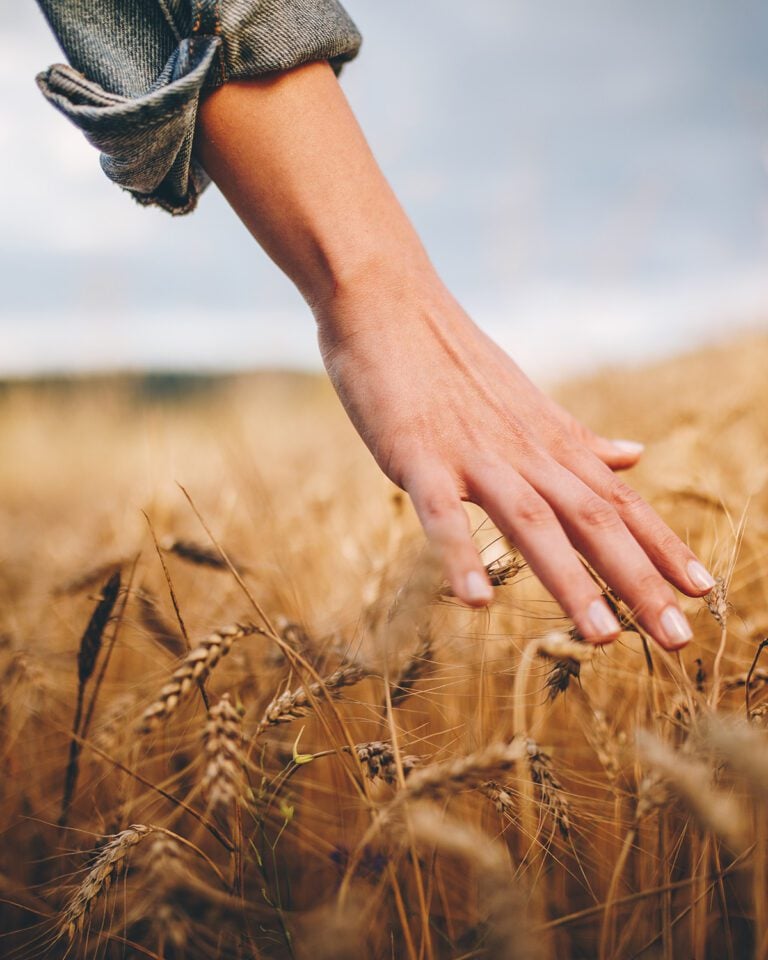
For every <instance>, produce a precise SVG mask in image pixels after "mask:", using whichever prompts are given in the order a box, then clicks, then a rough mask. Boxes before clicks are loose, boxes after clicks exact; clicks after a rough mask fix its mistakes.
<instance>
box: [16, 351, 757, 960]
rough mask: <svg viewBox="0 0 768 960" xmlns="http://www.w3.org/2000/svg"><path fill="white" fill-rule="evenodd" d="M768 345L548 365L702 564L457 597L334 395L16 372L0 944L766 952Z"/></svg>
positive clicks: (90, 949)
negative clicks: (616, 442) (616, 622)
mask: <svg viewBox="0 0 768 960" xmlns="http://www.w3.org/2000/svg"><path fill="white" fill-rule="evenodd" d="M766 369H768V338H765V337H753V338H751V339H747V340H742V341H739V342H736V343H732V344H729V345H725V346H717V347H711V348H707V349H703V350H701V351H700V352H698V353H695V354H691V355H689V356H685V357H682V358H675V359H674V360H667V361H664V362H662V363H657V364H655V365H650V366H647V367H644V368H638V369H621V370H614V371H610V372H606V373H604V374H601V375H599V376H595V377H591V378H589V379H585V380H582V381H579V382H573V383H570V384H567V385H565V386H563V387H562V388H560V390H559V396H560V399H562V400H563V401H564V402H565V403H566V405H567V406H568V407H569V409H571V410H572V411H573V412H574V413H576V414H577V415H579V416H580V417H582V418H583V419H584V420H585V421H586V422H587V423H589V425H590V426H592V427H593V428H595V429H597V430H599V431H601V432H603V433H605V434H606V435H608V436H628V437H632V438H633V439H638V440H642V441H643V442H645V443H646V445H647V449H646V453H645V455H644V457H643V460H642V462H641V465H640V466H638V467H637V468H636V469H635V470H634V471H633V472H632V473H631V474H630V475H629V478H630V480H631V482H632V483H633V484H634V485H635V486H636V487H637V488H638V489H640V491H641V492H642V493H643V494H644V495H645V496H646V497H647V498H649V499H650V501H651V502H652V503H653V504H654V506H655V507H656V509H657V510H658V511H659V512H660V513H661V515H662V516H663V517H664V518H665V519H666V520H667V521H668V522H669V523H670V524H671V526H672V527H673V528H674V529H675V530H676V531H677V532H678V533H679V534H680V535H681V536H682V537H683V538H684V539H686V540H687V541H688V542H689V543H690V545H691V546H692V548H693V549H694V550H695V551H696V553H697V554H698V555H699V556H700V557H701V558H702V560H703V561H704V562H705V563H706V564H708V565H709V566H710V569H712V570H713V572H714V573H715V574H716V575H717V576H718V578H719V582H718V587H717V589H716V590H715V591H714V592H713V594H711V595H710V596H709V597H708V598H707V599H706V600H705V601H701V600H698V601H693V600H688V599H684V601H683V604H684V608H685V610H686V612H687V613H688V614H689V616H690V619H691V622H692V624H693V627H694V631H695V641H694V642H693V643H692V644H691V645H690V646H689V647H688V648H686V650H685V651H683V653H682V654H678V655H670V654H666V653H664V652H663V651H661V650H660V649H659V648H658V647H657V646H656V645H655V644H653V643H652V642H650V641H649V640H648V638H647V637H645V636H644V635H643V633H642V631H640V630H639V629H638V628H637V626H636V625H635V623H634V621H633V616H632V611H631V610H629V609H627V608H626V606H625V605H624V604H623V603H622V602H621V599H620V598H612V602H614V603H615V605H616V607H617V609H618V610H619V612H620V614H621V617H622V622H623V624H624V626H625V628H626V629H625V631H624V632H623V633H622V635H621V638H620V640H619V641H617V642H616V643H614V644H612V645H610V646H608V647H605V648H597V649H596V648H592V647H588V646H587V645H585V644H584V643H583V642H582V641H581V640H580V638H579V637H578V636H577V635H576V634H575V633H574V632H573V630H572V629H571V626H572V625H571V624H570V623H569V622H568V621H567V620H565V619H564V618H563V615H562V613H561V611H560V610H559V608H558V606H557V605H556V604H555V603H554V601H553V600H552V599H551V597H549V596H548V595H547V594H546V593H545V592H544V590H543V589H542V587H541V586H540V585H539V584H538V583H537V581H536V579H535V578H534V577H533V576H532V575H531V574H530V572H529V571H528V569H527V567H526V565H525V562H524V560H523V558H522V557H520V556H519V554H518V553H517V552H516V551H515V549H514V546H513V545H509V544H506V543H504V542H503V541H501V540H500V538H499V536H498V534H497V533H496V532H495V531H494V530H493V529H492V528H491V527H490V526H489V525H488V523H487V521H486V519H485V518H484V516H483V515H482V514H481V513H480V512H479V511H477V510H474V509H473V510H472V511H471V517H472V520H473V523H474V525H475V528H476V538H477V542H478V544H479V545H480V546H481V547H482V548H483V551H484V552H483V556H484V559H485V561H486V563H487V564H488V566H489V570H490V572H491V574H492V577H493V581H494V584H495V585H496V589H495V601H494V603H493V605H492V606H491V607H490V608H489V610H487V611H480V612H472V611H469V610H467V609H465V608H462V607H461V606H459V605H458V604H457V603H456V601H455V600H454V599H453V598H452V597H451V596H450V592H449V591H448V590H447V588H446V586H445V584H444V583H443V581H442V578H441V575H440V571H439V569H437V567H436V565H435V563H434V561H433V559H432V558H431V557H430V555H429V553H428V551H427V550H426V548H425V544H424V540H423V537H422V535H421V533H420V531H419V528H418V525H417V523H416V521H415V519H414V516H413V513H412V511H411V508H410V506H409V505H408V503H407V502H406V501H405V500H404V498H403V497H402V496H401V495H400V493H399V492H398V491H397V490H396V489H395V488H394V487H392V486H391V485H390V484H389V483H388V482H387V481H386V480H385V479H384V478H383V477H382V476H381V475H380V473H379V472H378V470H377V468H376V467H375V465H374V464H373V463H372V461H371V460H370V458H369V456H368V454H367V453H366V452H365V450H364V449H363V447H362V445H361V443H360V442H359V440H358V439H357V438H356V436H355V435H354V433H353V431H352V429H351V427H350V426H349V425H348V424H347V422H346V420H345V418H344V415H343V413H342V412H341V410H340V408H339V406H338V403H337V401H336V400H335V398H334V396H333V394H332V392H331V390H330V388H329V387H328V385H327V383H326V382H325V381H324V380H323V379H320V378H314V377H310V376H299V375H278V374H275V375H266V374H265V375H258V376H252V377H246V376H243V377H237V378H229V379H216V378H196V379H195V378H192V379H189V378H187V379H183V380H180V379H175V378H172V377H144V378H138V377H133V378H130V377H126V378H118V379H101V380H99V379H95V380H91V381H80V382H72V383H68V382H65V381H61V382H53V381H50V382H46V383H37V384H33V383H15V384H6V385H5V386H4V387H2V388H1V389H0V439H1V440H2V450H3V453H4V456H3V458H2V460H1V461H0V529H1V530H2V538H1V539H0V600H1V603H0V670H2V674H3V680H2V685H1V687H0V722H1V723H2V738H1V739H0V749H1V750H2V773H3V776H2V780H0V811H1V812H2V824H3V830H2V839H1V840H0V851H1V856H0V915H1V916H2V924H1V928H2V929H1V931H0V932H1V934H2V935H1V936H0V955H2V956H3V957H6V958H27V957H71V958H79V957H83V958H89V957H104V958H125V957H131V958H133V957H137V958H138V957H152V958H174V960H177V958H198V957H199V958H206V960H209V958H210V960H214V958H230V957H232V958H242V960H247V958H260V957H264V958H273V957H274V958H297V960H310V958H311V960H323V958H327V960H331V958H334V960H336V958H338V960H347V958H349V960H352V958H355V960H357V958H369V957H370V958H398V960H399V958H404V960H442V958H455V960H459V958H461V960H470V958H481V957H485V958H510V960H512V958H515V960H529V958H530V960H548V958H599V960H628V958H663V960H672V958H678V957H691V958H695V960H703V958H729V960H730V958H733V960H740V958H748V957H755V958H765V957H768V805H767V804H766V797H767V796H768V740H767V739H766V738H767V737H768V732H766V730H767V727H768V696H766V691H767V690H768V653H766V654H765V659H764V660H762V659H761V652H762V645H763V643H764V642H765V638H766V637H768V581H767V580H766V575H767V574H768V487H767V485H766V478H767V476H768V402H767V401H768V386H767V385H766V376H765V371H766Z"/></svg>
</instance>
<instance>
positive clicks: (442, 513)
mask: <svg viewBox="0 0 768 960" xmlns="http://www.w3.org/2000/svg"><path fill="white" fill-rule="evenodd" d="M457 507H459V503H458V501H457V500H456V498H455V497H453V496H451V495H450V494H447V493H440V492H437V491H434V492H430V493H428V494H426V495H425V496H424V498H423V500H422V501H421V504H420V513H421V516H422V518H423V520H424V522H425V523H426V524H432V523H439V522H441V521H443V520H445V519H447V518H448V517H451V516H452V515H453V514H455V513H456V509H457Z"/></svg>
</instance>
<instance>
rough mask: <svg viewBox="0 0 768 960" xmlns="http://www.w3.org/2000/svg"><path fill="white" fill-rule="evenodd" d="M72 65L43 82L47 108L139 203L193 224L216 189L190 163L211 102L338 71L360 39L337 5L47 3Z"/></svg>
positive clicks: (290, 1) (235, 0)
mask: <svg viewBox="0 0 768 960" xmlns="http://www.w3.org/2000/svg"><path fill="white" fill-rule="evenodd" d="M38 2H39V3H40V6H41V7H42V9H43V12H44V14H45V16H46V18H47V19H48V22H49V23H50V25H51V28H52V29H53V31H54V33H55V34H56V37H57V38H58V40H59V43H60V44H61V47H62V49H63V50H64V52H65V54H66V56H67V59H68V60H69V64H54V65H53V66H51V67H49V68H48V69H47V70H45V71H43V72H42V73H40V74H38V76H37V83H38V86H39V87H40V89H41V90H42V92H43V95H44V96H45V97H46V99H47V100H48V101H49V102H50V103H51V104H53V106H54V107H56V108H57V109H58V110H60V111H61V112H62V113H63V114H64V115H65V116H67V117H68V118H69V119H70V120H71V121H72V122H73V123H74V124H75V125H76V126H78V127H79V128H80V129H81V130H82V131H83V133H84V134H85V136H86V137H87V138H88V140H89V141H90V143H92V144H93V145H94V146H95V147H96V148H97V149H98V150H99V151H100V153H101V166H102V169H103V170H104V172H105V173H106V174H107V176H108V177H109V178H110V180H112V181H114V182H115V183H117V184H118V185H119V186H121V187H123V188H124V189H125V190H127V191H129V192H130V193H131V194H132V195H133V196H134V197H135V199H136V200H138V201H139V203H143V204H154V205H157V206H160V207H162V208H163V209H165V210H168V211H169V212H170V213H174V214H182V213H188V212H189V211H190V210H192V209H194V207H195V205H196V203H197V198H198V197H199V195H200V194H201V193H202V191H203V190H204V189H205V187H206V186H207V185H208V182H209V181H208V177H207V176H206V174H205V171H204V170H203V169H202V168H201V167H200V165H199V164H198V163H197V162H196V161H195V159H194V156H193V154H192V143H193V139H194V131H195V121H196V117H197V108H198V104H199V102H200V97H201V95H202V94H203V92H204V91H206V90H209V89H211V88H213V87H216V86H219V85H221V84H222V83H225V82H227V81H228V80H243V79H248V78H251V77H256V76H260V75H262V74H265V73H272V72H274V71H277V70H288V69H290V68H291V67H295V66H298V65H299V64H302V63H307V62H309V61H312V60H328V61H329V62H330V63H331V65H332V67H333V68H334V70H335V71H336V73H338V72H339V71H340V70H341V67H342V65H343V64H344V63H345V62H346V61H348V60H351V59H352V58H353V57H354V56H355V55H356V54H357V52H358V49H359V47H360V43H361V38H360V34H359V32H358V31H357V28H356V27H355V25H354V23H353V22H352V20H351V19H350V18H349V16H348V15H347V13H346V11H345V10H344V8H343V7H342V6H341V5H340V4H339V3H337V2H336V0H38Z"/></svg>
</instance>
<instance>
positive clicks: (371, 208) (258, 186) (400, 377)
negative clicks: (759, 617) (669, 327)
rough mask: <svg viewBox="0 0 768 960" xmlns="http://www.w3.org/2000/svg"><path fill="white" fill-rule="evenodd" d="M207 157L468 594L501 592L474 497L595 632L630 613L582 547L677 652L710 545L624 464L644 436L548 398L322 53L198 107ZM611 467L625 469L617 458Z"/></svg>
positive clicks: (460, 590) (371, 444) (354, 413)
mask: <svg viewBox="0 0 768 960" xmlns="http://www.w3.org/2000/svg"><path fill="white" fill-rule="evenodd" d="M195 151H196V155H197V157H198V159H199V161H200V163H201V164H202V166H203V167H204V169H205V170H206V172H207V173H208V175H209V176H211V177H212V179H213V180H214V181H215V182H216V183H217V184H218V186H219V187H220V189H221V190H222V192H223V193H224V195H225V196H226V197H227V199H228V200H229V202H230V203H231V205H232V206H233V208H234V209H235V211H236V212H237V214H238V215H239V216H240V218H241V219H242V221H243V222H244V223H245V225H246V226H247V227H248V229H249V230H250V231H251V233H252V234H253V236H254V237H255V238H256V240H257V241H258V242H259V243H260V244H261V246H262V247H263V248H264V249H265V250H266V252H267V253H268V254H269V255H270V257H271V258H272V259H273V260H274V261H275V263H276V264H277V265H278V266H279V267H280V268H281V269H282V270H283V271H284V272H285V273H286V274H287V275H288V276H289V277H290V278H291V279H292V280H293V281H294V283H295V284H296V286H297V287H298V288H299V290H300V291H301V293H302V294H303V296H304V298H305V299H306V301H307V303H308V304H309V306H310V307H311V309H312V311H313V313H314V315H315V318H316V320H317V325H318V335H319V341H320V348H321V351H322V355H323V359H324V361H325V364H326V368H327V370H328V373H329V375H330V377H331V379H332V381H333V383H334V385H335V387H336V390H337V392H338V394H339V396H340V398H341V401H342V403H343V404H344V406H345V408H346V410H347V412H348V414H349V416H350V418H351V419H352V421H353V423H354V424H355V426H356V428H357V430H358V432H359V433H360V435H361V437H362V438H363V440H364V441H365V443H366V444H367V446H368V448H369V449H370V450H371V453H372V454H373V456H374V457H375V458H376V461H377V462H378V464H379V466H380V467H381V468H382V470H383V471H384V472H385V473H386V474H387V476H389V477H390V478H391V479H392V480H393V481H394V482H395V483H396V484H398V485H399V486H401V487H402V488H403V489H405V490H406V491H407V493H408V494H409V495H410V497H411V499H412V501H413V503H414V506H415V508H416V511H417V513H418V515H419V518H420V520H421V522H422V524H423V526H424V529H425V531H426V533H427V535H428V537H429V538H430V540H431V541H432V542H433V543H434V544H435V546H436V547H437V548H438V550H439V551H440V553H441V556H442V558H443V562H444V565H445V570H446V573H447V576H448V579H449V581H450V584H451V587H452V589H453V591H454V593H455V594H456V595H457V596H458V597H459V598H461V599H462V600H464V601H465V602H467V603H469V604H472V605H475V606H480V605H483V604H484V603H487V602H488V600H489V599H490V596H491V588H490V585H489V583H488V579H487V576H486V574H485V571H484V567H483V564H482V562H481V560H480V557H479V555H478V552H477V549H476V547H475V545H474V543H473V541H472V538H471V532H470V529H469V525H468V520H467V516H466V513H465V511H464V508H463V507H462V503H461V501H462V500H465V501H472V502H474V503H477V504H479V505H480V506H481V507H483V509H485V510H486V511H487V513H488V514H489V516H490V517H491V519H492V520H493V521H494V522H495V523H496V525H497V526H498V527H499V529H500V530H501V531H502V532H503V533H504V534H506V535H507V536H508V537H509V538H510V539H511V540H512V541H513V542H514V543H515V544H516V545H517V546H518V547H519V548H520V550H521V551H522V553H523V554H524V555H525V556H526V558H527V560H528V562H529V563H530V565H531V567H532V569H533V570H534V572H535V573H536V574H537V575H538V576H539V578H540V579H541V581H542V582H543V583H544V585H545V586H546V587H547V588H548V589H549V590H550V592H551V593H552V594H553V595H554V596H555V597H556V599H557V600H558V601H559V602H560V603H561V605H562V606H563V608H564V610H565V611H566V613H567V614H568V615H569V616H570V617H571V618H572V619H573V620H574V622H575V623H576V625H577V627H578V629H579V630H580V632H581V633H582V634H583V635H584V636H585V637H586V638H588V639H591V640H595V641H599V640H607V639H611V638H613V637H614V636H615V635H616V634H617V633H618V629H619V627H618V623H617V622H616V620H615V618H614V617H613V614H612V613H611V612H610V611H609V609H608V607H607V605H606V604H605V602H604V600H603V599H602V598H601V596H600V591H599V589H598V587H597V586H596V585H595V583H594V582H593V580H592V578H591V577H590V576H589V574H588V573H587V571H586V570H585V568H584V566H583V564H582V562H581V560H580V559H579V554H581V555H582V556H583V557H584V558H585V559H586V560H588V561H589V563H591V564H592V565H593V566H594V568H595V569H596V570H597V571H598V572H599V573H600V574H601V576H603V577H604V579H605V580H606V582H607V583H608V584H609V585H610V586H611V587H612V588H613V589H614V590H615V591H616V592H617V593H618V594H619V595H620V596H621V597H622V598H623V599H624V600H625V601H626V602H627V603H628V604H629V605H630V606H631V607H632V608H633V610H635V612H636V615H637V617H638V619H639V621H640V623H641V624H642V625H643V626H644V627H645V628H646V629H647V630H648V632H649V633H651V634H652V635H653V636H654V637H655V638H656V639H657V640H658V641H659V642H660V643H661V644H662V645H663V646H665V647H667V648H668V649H673V648H677V647H680V646H682V645H683V644H684V643H686V642H687V640H688V639H689V638H690V629H689V628H688V626H687V623H686V621H685V618H684V617H683V614H682V612H681V611H680V608H679V605H678V603H677V600H676V597H675V593H674V590H673V589H672V587H671V586H670V584H672V585H674V586H676V587H677V588H678V589H680V590H682V591H683V592H684V593H687V594H689V595H691V596H699V595H702V594H704V593H706V592H707V591H708V590H709V589H710V588H711V585H712V581H711V578H709V579H707V577H709V575H708V574H707V573H706V571H705V570H704V569H703V567H701V565H700V564H698V561H697V560H696V558H695V556H694V555H693V553H692V552H691V551H690V550H689V549H688V547H687V546H685V544H683V543H682V541H681V540H680V539H679V538H678V537H677V536H676V535H675V534H674V533H673V532H672V531H671V530H670V529H669V528H668V527H667V526H666V525H665V524H664V523H663V521H662V520H661V519H660V518H659V517H658V516H657V514H656V513H655V512H654V511H653V510H652V509H651V507H650V506H649V505H648V504H646V503H645V502H644V501H643V500H642V499H641V498H640V497H639V496H638V495H637V494H636V493H635V492H634V491H633V490H631V488H629V487H628V486H627V485H626V484H624V483H623V482H622V481H621V480H620V479H619V478H617V477H616V475H615V474H614V472H613V469H616V468H622V467H627V466H630V465H631V464H632V463H633V462H635V460H636V459H637V456H638V454H639V450H636V451H632V450H628V449H626V448H624V449H622V448H621V447H620V446H617V445H616V444H614V443H611V442H609V441H607V440H604V439H602V438H599V437H596V436H595V435H594V434H592V433H591V432H590V431H589V430H587V429H586V428H585V427H584V426H582V425H581V424H580V423H578V422H577V421H576V420H574V418H573V417H571V416H570V415H569V414H568V413H567V412H566V411H564V410H562V409H561V408H560V407H558V406H557V405H556V404H555V403H554V402H553V401H551V400H550V399H549V398H547V397H546V396H544V394H542V393H541V392H540V391H539V390H538V389H537V388H536V387H535V386H534V385H533V384H532V383H531V382H530V380H528V378H527V377H526V376H525V375H524V374H523V372H522V371H521V370H520V369H519V368H518V367H517V366H516V364H515V363H514V362H513V361H512V360H511V359H510V358H509V357H508V356H507V355H506V354H504V353H503V351H501V350H500V349H499V348H498V347H497V346H496V345H495V344H494V343H493V342H492V341H491V340H490V339H489V338H488V337H487V336H485V334H483V333H482V332H481V331H480V330H479V329H478V328H477V327H476V326H475V324H474V323H473V322H472V321H471V319H470V318H469V317H468V316H467V315H466V313H465V312H464V311H463V309H462V308H461V307H460V305H459V304H458V303H457V302H456V301H455V300H454V298H453V297H452V296H451V294H450V292H449V291H448V290H447V288H446V287H445V285H444V284H443V283H442V281H441V280H440V278H439V277H438V275H437V273H436V271H435V269H434V267H433V266H432V264H431V263H430V261H429V258H428V256H427V254H426V251H425V250H424V248H423V246H422V244H421V242H420V241H419V238H418V237H417V235H416V233H415V231H414V229H413V227H412V225H411V224H410V222H409V220H408V218H407V217H406V215H405V213H404V211H403V210H402V208H401V206H400V205H399V203H398V201H397V199H396V197H395V196H394V194H393V192H392V190H391V188H390V187H389V185H388V183H387V182H386V180H385V178H384V176H383V175H382V173H381V171H380V170H379V168H378V165H377V164H376V161H375V159H374V157H373V155H372V154H371V151H370V149H369V147H368V145H367V143H366V141H365V138H364V136H363V134H362V132H361V130H360V128H359V126H358V124H357V122H356V120H355V118H354V116H353V114H352V111H351V109H350V108H349V105H348V103H347V101H346V98H345V97H344V95H343V92H342V91H341V88H340V86H339V84H338V82H337V80H336V78H335V76H334V74H333V72H332V70H331V69H330V67H329V66H328V65H327V64H326V63H324V62H321V61H318V62H313V63H309V64H306V65H303V66H300V67H298V68H295V69H293V70H289V71H285V72H282V73H278V74H274V75H270V76H268V77H264V78H261V79H258V80H249V81H244V82H230V83H228V84H225V85H224V86H222V87H220V88H219V89H217V90H215V91H214V92H213V93H211V94H210V95H209V96H208V97H207V98H206V99H205V100H204V101H203V102H202V104H201V107H200V111H199V118H198V124H197V135H196V143H195ZM612 468H613V469H612Z"/></svg>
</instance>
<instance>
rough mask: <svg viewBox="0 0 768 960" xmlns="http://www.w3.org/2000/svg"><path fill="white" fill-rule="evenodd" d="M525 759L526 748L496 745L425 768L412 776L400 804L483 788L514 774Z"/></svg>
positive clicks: (515, 744) (515, 742)
mask: <svg viewBox="0 0 768 960" xmlns="http://www.w3.org/2000/svg"><path fill="white" fill-rule="evenodd" d="M525 756H526V748H525V744H523V743H522V741H520V740H513V741H511V742H510V743H503V742H502V743H492V744H490V745H489V746H487V747H484V748H483V749H482V750H477V751H476V752H475V753H470V754H469V755H468V756H465V757H459V758H458V759H455V760H447V761H445V762H443V763H435V764H432V765H430V766H428V767H421V768H420V769H418V770H414V771H413V772H412V773H411V775H410V776H409V777H408V782H407V783H406V785H405V787H404V788H403V790H402V791H401V792H400V793H399V794H398V796H397V798H396V800H397V801H398V802H403V801H405V800H419V799H422V798H425V797H431V798H434V797H440V796H445V795H447V794H452V793H457V792H458V791H460V790H465V789H467V790H468V789H471V788H474V787H479V786H480V785H481V784H483V783H485V782H486V781H487V780H492V779H494V777H495V776H496V775H498V774H501V773H506V772H507V771H508V770H511V769H512V767H514V765H515V764H516V763H517V762H518V761H519V760H521V759H523V758H524V757H525ZM393 802H394V801H393Z"/></svg>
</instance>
